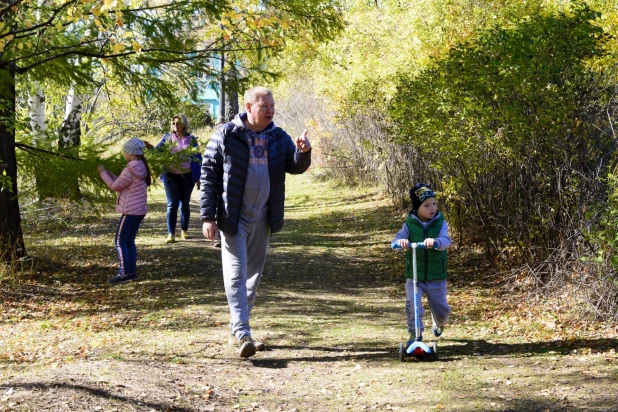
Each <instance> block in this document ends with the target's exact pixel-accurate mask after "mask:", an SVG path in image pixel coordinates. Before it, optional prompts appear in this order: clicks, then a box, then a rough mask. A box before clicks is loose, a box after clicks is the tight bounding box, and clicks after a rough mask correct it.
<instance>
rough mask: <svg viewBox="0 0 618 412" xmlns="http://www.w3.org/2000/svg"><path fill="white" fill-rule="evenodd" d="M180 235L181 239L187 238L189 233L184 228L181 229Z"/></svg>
mask: <svg viewBox="0 0 618 412" xmlns="http://www.w3.org/2000/svg"><path fill="white" fill-rule="evenodd" d="M180 237H182V238H183V239H189V233H188V232H187V231H186V230H181V231H180Z"/></svg>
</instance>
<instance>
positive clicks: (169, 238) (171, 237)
mask: <svg viewBox="0 0 618 412" xmlns="http://www.w3.org/2000/svg"><path fill="white" fill-rule="evenodd" d="M165 243H176V236H174V235H172V234H171V233H170V234H169V235H167V239H165Z"/></svg>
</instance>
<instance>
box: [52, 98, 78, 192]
mask: <svg viewBox="0 0 618 412" xmlns="http://www.w3.org/2000/svg"><path fill="white" fill-rule="evenodd" d="M81 117H82V97H81V96H80V95H77V94H76V93H75V89H74V88H73V87H71V88H70V89H69V94H68V96H67V102H66V106H65V110H64V121H63V122H62V125H61V126H60V128H59V130H58V151H59V152H60V153H64V154H67V155H69V156H73V157H79V146H80V144H81V135H82V128H81V124H80V120H81ZM65 185H66V187H65V190H63V193H62V194H60V193H56V197H58V196H63V197H68V198H69V199H76V198H77V197H79V194H80V192H79V181H78V179H77V176H73V175H70V176H67V179H66V181H65Z"/></svg>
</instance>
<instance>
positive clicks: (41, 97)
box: [28, 82, 45, 146]
mask: <svg viewBox="0 0 618 412" xmlns="http://www.w3.org/2000/svg"><path fill="white" fill-rule="evenodd" d="M33 91H34V93H33V92H32V91H31V92H30V94H29V96H28V111H29V112H30V127H31V128H32V136H33V137H32V140H33V144H34V145H35V146H36V145H37V142H36V140H38V139H39V138H40V137H41V134H43V132H45V94H43V90H42V89H41V86H40V85H39V83H38V82H36V83H35V84H34V88H33Z"/></svg>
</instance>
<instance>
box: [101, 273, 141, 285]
mask: <svg viewBox="0 0 618 412" xmlns="http://www.w3.org/2000/svg"><path fill="white" fill-rule="evenodd" d="M134 280H137V275H136V274H135V273H132V274H130V275H121V274H120V273H119V274H117V275H116V276H112V277H111V278H109V279H108V280H107V282H108V283H111V284H112V285H119V284H121V283H127V282H131V281H134Z"/></svg>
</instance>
